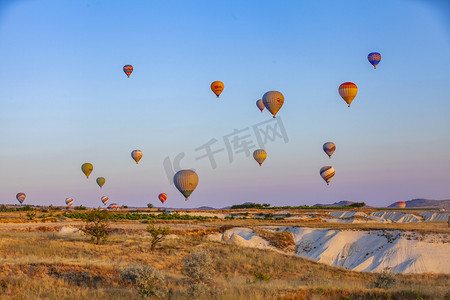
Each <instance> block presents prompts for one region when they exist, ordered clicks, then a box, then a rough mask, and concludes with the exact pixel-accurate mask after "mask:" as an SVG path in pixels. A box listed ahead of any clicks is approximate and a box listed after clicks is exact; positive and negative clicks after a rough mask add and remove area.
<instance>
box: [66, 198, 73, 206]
mask: <svg viewBox="0 0 450 300" xmlns="http://www.w3.org/2000/svg"><path fill="white" fill-rule="evenodd" d="M72 204H73V199H72V198H66V205H67V206H69V207H70V206H72Z"/></svg>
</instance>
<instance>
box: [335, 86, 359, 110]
mask: <svg viewBox="0 0 450 300" xmlns="http://www.w3.org/2000/svg"><path fill="white" fill-rule="evenodd" d="M357 93H358V87H357V86H356V84H354V83H353V82H344V83H343V84H341V85H340V86H339V95H341V97H342V99H344V101H345V102H346V103H347V104H348V107H350V104H351V103H352V101H353V99H355V97H356V94H357Z"/></svg>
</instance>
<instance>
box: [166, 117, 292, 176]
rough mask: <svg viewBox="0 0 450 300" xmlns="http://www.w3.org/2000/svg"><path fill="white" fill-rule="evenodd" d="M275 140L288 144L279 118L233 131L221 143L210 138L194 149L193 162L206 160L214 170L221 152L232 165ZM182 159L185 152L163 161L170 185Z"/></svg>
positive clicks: (179, 168) (180, 167)
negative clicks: (239, 158)
mask: <svg viewBox="0 0 450 300" xmlns="http://www.w3.org/2000/svg"><path fill="white" fill-rule="evenodd" d="M277 140H282V141H284V143H288V142H289V138H288V135H287V132H286V129H285V128H284V125H283V121H282V119H281V117H277V118H276V119H270V120H267V121H264V122H260V123H257V124H254V125H252V126H248V127H245V128H242V129H234V130H233V131H232V132H231V133H229V134H226V135H224V136H223V137H222V139H221V141H219V140H218V139H216V138H212V139H210V140H209V141H207V142H206V143H205V144H203V145H201V146H199V147H197V148H195V149H194V151H195V152H198V156H196V157H195V160H202V159H208V160H209V163H210V166H211V169H213V170H214V169H216V168H217V162H216V156H217V155H220V153H221V152H226V153H227V155H228V162H229V163H232V162H233V161H234V158H235V156H237V155H245V156H246V157H249V156H250V155H251V154H252V153H253V151H254V149H257V148H260V149H264V146H265V145H267V144H268V143H269V142H276V141H277ZM223 146H224V147H223ZM242 153H243V154H242ZM184 157H185V152H180V153H178V154H177V155H176V156H175V157H174V158H173V159H171V158H170V157H168V156H167V157H166V158H165V159H164V161H163V167H164V170H165V172H166V175H167V179H168V180H169V183H170V184H173V176H174V175H175V173H176V172H178V171H179V170H182V169H183V168H182V166H181V161H182V160H183V158H184Z"/></svg>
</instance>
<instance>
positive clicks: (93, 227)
mask: <svg viewBox="0 0 450 300" xmlns="http://www.w3.org/2000/svg"><path fill="white" fill-rule="evenodd" d="M82 219H83V220H84V221H85V222H86V224H85V225H84V226H83V227H82V228H81V231H83V232H84V233H85V234H87V235H90V236H91V238H92V240H93V241H95V242H96V244H97V245H99V244H100V240H106V238H107V237H108V234H109V228H108V223H107V219H108V212H107V211H104V210H98V209H93V210H91V211H89V212H87V213H85V214H84V215H83V216H82Z"/></svg>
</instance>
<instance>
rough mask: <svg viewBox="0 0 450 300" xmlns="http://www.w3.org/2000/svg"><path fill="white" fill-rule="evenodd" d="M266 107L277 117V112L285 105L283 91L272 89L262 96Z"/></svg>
mask: <svg viewBox="0 0 450 300" xmlns="http://www.w3.org/2000/svg"><path fill="white" fill-rule="evenodd" d="M262 101H263V104H264V107H265V108H267V110H268V111H269V112H270V113H271V114H272V115H273V117H274V118H275V116H276V114H277V113H278V111H279V110H280V108H281V107H282V106H283V103H284V96H283V94H282V93H280V92H277V91H270V92H267V93H265V94H264V96H263V97H262Z"/></svg>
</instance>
